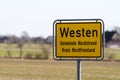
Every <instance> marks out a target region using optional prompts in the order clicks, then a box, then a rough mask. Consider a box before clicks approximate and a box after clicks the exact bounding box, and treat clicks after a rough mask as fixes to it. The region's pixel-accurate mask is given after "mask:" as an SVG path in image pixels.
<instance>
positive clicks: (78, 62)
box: [77, 60, 81, 80]
mask: <svg viewBox="0 0 120 80" xmlns="http://www.w3.org/2000/svg"><path fill="white" fill-rule="evenodd" d="M80 62H81V61H80V60H77V80H81V63H80Z"/></svg>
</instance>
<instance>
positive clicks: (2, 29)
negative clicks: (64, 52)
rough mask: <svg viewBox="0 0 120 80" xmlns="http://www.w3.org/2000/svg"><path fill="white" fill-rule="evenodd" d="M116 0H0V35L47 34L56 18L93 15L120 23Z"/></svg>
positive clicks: (108, 27) (109, 25)
mask: <svg viewBox="0 0 120 80" xmlns="http://www.w3.org/2000/svg"><path fill="white" fill-rule="evenodd" d="M119 8H120V0H0V35H17V36H21V34H22V32H23V31H26V32H27V33H28V34H29V36H31V37H32V36H43V37H47V36H49V35H52V33H53V22H54V21H55V20H56V19H96V18H100V19H102V20H103V21H104V24H105V30H112V29H114V27H116V26H117V27H120V9H119Z"/></svg>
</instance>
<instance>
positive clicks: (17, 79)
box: [0, 59, 120, 80]
mask: <svg viewBox="0 0 120 80" xmlns="http://www.w3.org/2000/svg"><path fill="white" fill-rule="evenodd" d="M81 65H82V66H81V67H82V80H120V68H119V67H120V63H118V62H103V61H96V62H92V61H90V62H82V64H81ZM76 76H77V75H76V61H55V60H19V59H12V60H10V59H1V60H0V80H77V79H76V78H77V77H76Z"/></svg>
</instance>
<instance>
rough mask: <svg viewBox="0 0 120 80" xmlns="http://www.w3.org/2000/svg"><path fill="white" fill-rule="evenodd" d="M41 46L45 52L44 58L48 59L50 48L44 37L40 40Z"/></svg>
mask: <svg viewBox="0 0 120 80" xmlns="http://www.w3.org/2000/svg"><path fill="white" fill-rule="evenodd" d="M40 48H41V49H42V51H43V53H44V59H48V58H49V51H48V48H47V47H46V46H45V41H44V39H42V40H41V41H40Z"/></svg>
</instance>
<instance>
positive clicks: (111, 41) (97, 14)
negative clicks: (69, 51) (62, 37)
mask: <svg viewBox="0 0 120 80" xmlns="http://www.w3.org/2000/svg"><path fill="white" fill-rule="evenodd" d="M119 4H120V1H119V0H89V1H88V0H71V1H70V0H59V1H57V0H1V1H0V68H1V70H0V80H68V79H69V80H74V79H76V63H75V62H73V61H71V62H70V61H65V62H57V61H55V60H53V57H52V55H53V51H52V48H53V46H52V44H53V22H54V21H55V20H56V19H96V18H97V19H99V18H100V19H102V20H103V21H104V24H105V26H104V27H105V45H104V46H103V47H105V54H104V56H105V57H104V60H103V61H101V62H87V61H86V62H83V63H82V64H83V65H82V67H83V68H82V79H83V80H119V79H120V77H119V76H120V73H119V71H120V69H119V67H120V10H119V7H120V5H119ZM50 73H51V74H50ZM94 74H95V75H94ZM70 75H71V76H70Z"/></svg>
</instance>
